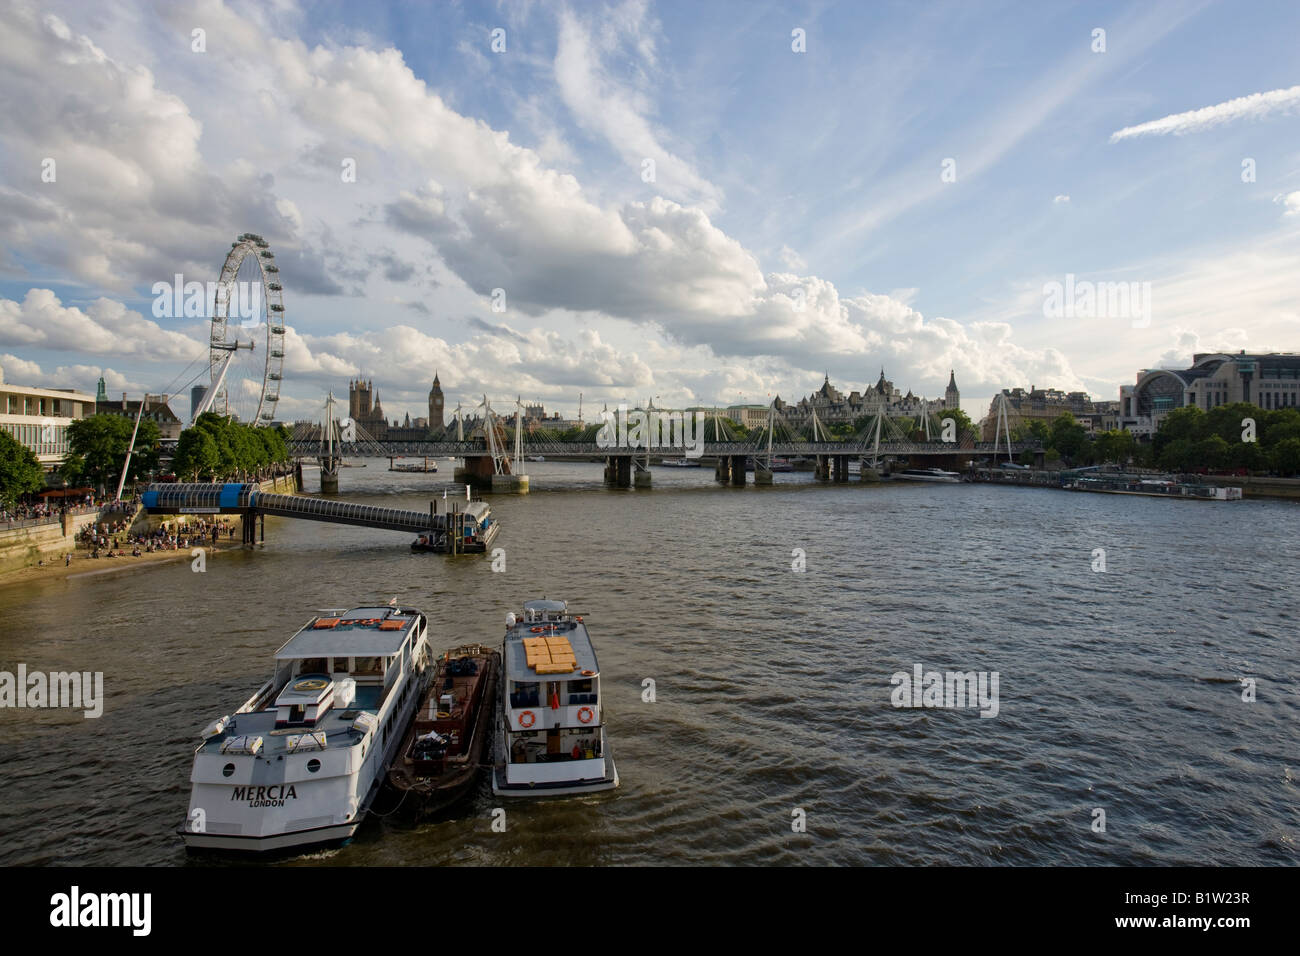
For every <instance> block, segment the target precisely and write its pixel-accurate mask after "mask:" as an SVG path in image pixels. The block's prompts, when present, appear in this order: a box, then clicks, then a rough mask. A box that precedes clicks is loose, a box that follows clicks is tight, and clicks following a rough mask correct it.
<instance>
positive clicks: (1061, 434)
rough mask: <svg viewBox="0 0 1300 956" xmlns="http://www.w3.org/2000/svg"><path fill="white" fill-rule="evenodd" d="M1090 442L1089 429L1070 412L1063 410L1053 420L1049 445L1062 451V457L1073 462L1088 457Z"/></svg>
mask: <svg viewBox="0 0 1300 956" xmlns="http://www.w3.org/2000/svg"><path fill="white" fill-rule="evenodd" d="M1090 444H1091V443H1090V442H1089V440H1088V430H1087V429H1086V428H1084V427H1083V426H1082V425H1080V424H1079V422H1078V420H1077V419H1076V418H1075V417H1074V416H1073V415H1072V414H1070V413H1069V412H1061V414H1060V415H1057V416H1056V418H1054V419H1053V420H1052V427H1051V431H1050V433H1049V438H1048V440H1047V445H1048V447H1049V448H1053V449H1055V450H1056V451H1058V452H1060V455H1061V457H1062V458H1064V459H1066V460H1067V461H1071V462H1074V461H1078V460H1080V459H1083V458H1086V457H1087V456H1088V452H1089V451H1090V449H1089V445H1090Z"/></svg>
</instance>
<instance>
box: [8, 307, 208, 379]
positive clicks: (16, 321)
mask: <svg viewBox="0 0 1300 956" xmlns="http://www.w3.org/2000/svg"><path fill="white" fill-rule="evenodd" d="M0 344H4V345H23V346H28V347H30V348H41V349H61V350H65V351H69V352H79V353H82V354H87V355H116V356H131V357H136V358H143V359H145V360H147V361H152V362H182V363H186V362H189V361H191V360H192V359H194V357H195V356H196V355H200V354H202V353H203V352H205V351H206V350H207V342H206V337H205V338H204V339H198V338H192V337H190V336H188V335H185V334H183V333H181V332H174V331H170V330H168V329H164V328H162V327H161V326H159V325H158V324H157V323H156V322H154V321H152V320H151V319H146V318H145V317H144V316H142V315H141V314H140V313H138V312H133V311H131V310H130V309H128V308H127V307H126V306H124V305H123V304H122V303H121V302H118V301H115V300H113V299H106V298H100V299H96V300H95V301H94V302H92V303H91V304H90V306H89V307H88V308H87V309H86V310H85V311H82V310H81V309H79V308H76V307H75V306H65V305H64V304H63V303H62V302H61V301H60V300H59V297H58V296H56V295H55V294H54V293H53V292H52V291H50V290H49V289H31V290H29V291H28V293H27V295H26V297H24V299H23V301H22V302H15V301H14V300H13V299H0Z"/></svg>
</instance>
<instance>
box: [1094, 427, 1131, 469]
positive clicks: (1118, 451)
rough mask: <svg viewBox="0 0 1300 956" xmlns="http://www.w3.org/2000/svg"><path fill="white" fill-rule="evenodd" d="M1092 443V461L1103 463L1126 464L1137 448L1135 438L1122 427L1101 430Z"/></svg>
mask: <svg viewBox="0 0 1300 956" xmlns="http://www.w3.org/2000/svg"><path fill="white" fill-rule="evenodd" d="M1092 444H1093V459H1094V461H1097V462H1100V463H1103V464H1105V463H1107V462H1113V463H1115V464H1117V465H1123V464H1126V463H1127V462H1128V460H1129V459H1130V458H1132V457H1133V455H1134V453H1135V451H1136V448H1137V440H1136V439H1135V438H1134V437H1133V436H1132V434H1130V433H1129V432H1127V431H1124V430H1122V429H1121V430H1117V431H1108V432H1102V433H1101V434H1100V435H1098V436H1097V439H1096V440H1095V441H1094V442H1093V443H1092Z"/></svg>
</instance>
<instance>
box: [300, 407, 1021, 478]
mask: <svg viewBox="0 0 1300 956" xmlns="http://www.w3.org/2000/svg"><path fill="white" fill-rule="evenodd" d="M333 405H334V400H333V397H332V396H331V397H330V398H329V399H328V400H327V401H326V406H325V407H326V415H325V417H324V420H323V421H322V422H321V423H319V424H315V423H313V424H299V425H298V426H296V427H295V429H294V432H293V435H292V436H291V438H290V439H289V441H288V447H289V451H290V453H291V454H293V455H294V456H295V457H297V458H299V459H304V458H315V459H317V460H318V461H319V463H320V467H321V488H322V491H326V492H330V491H336V490H337V488H338V468H339V465H340V464H341V463H342V461H343V460H344V459H347V458H388V459H390V461H395V460H396V459H399V458H424V459H437V458H455V459H461V460H462V461H463V462H464V466H463V467H458V468H456V470H455V478H456V479H457V480H459V481H465V482H468V483H471V484H476V485H479V486H481V487H487V488H492V489H493V490H497V491H512V490H513V491H526V490H527V484H528V478H527V475H526V474H524V472H525V470H526V466H525V463H526V462H527V461H529V460H530V459H532V460H537V459H546V460H570V461H572V460H576V461H603V462H604V463H605V480H606V482H607V483H608V484H610V485H612V486H615V487H629V486H633V485H635V486H637V487H648V486H649V484H650V473H651V468H652V465H653V464H654V462H655V460H656V459H657V460H659V461H663V460H665V459H669V460H674V461H680V460H682V459H686V460H692V459H693V460H698V461H699V462H700V463H701V464H707V465H710V466H712V467H713V468H714V472H715V477H716V478H717V479H718V480H719V481H721V482H724V483H729V484H734V485H743V484H745V482H746V472H747V471H749V470H752V471H753V473H754V481H755V482H756V483H758V484H765V483H770V482H771V475H772V469H773V464H774V462H776V461H779V460H790V459H799V460H802V461H805V462H810V463H811V465H812V470H813V471H814V472H815V474H816V477H817V478H818V479H820V480H823V481H835V482H846V481H848V479H849V462H851V461H856V462H860V464H861V467H860V471H859V473H860V475H861V476H862V477H863V478H864V479H865V478H869V477H873V476H875V475H877V474H879V468H880V467H881V463H882V462H899V461H903V460H905V461H907V462H908V463H909V464H910V465H911V466H918V465H924V466H941V467H947V468H952V469H957V468H960V467H962V466H963V464H965V463H967V462H970V461H972V460H974V459H992V458H996V457H999V456H1006V458H1008V459H1010V458H1012V457H1014V456H1016V455H1018V454H1020V453H1023V452H1026V451H1028V452H1032V453H1033V454H1034V455H1035V457H1036V458H1041V455H1042V452H1043V449H1042V445H1041V443H1040V442H1038V441H1020V442H1014V441H1011V440H1010V435H1009V434H1004V433H1001V432H1000V433H999V435H998V438H999V439H1001V440H995V441H992V442H987V441H980V440H978V435H977V434H976V433H975V432H974V430H967V431H965V432H964V433H959V432H958V431H957V428H956V424H957V423H956V419H953V418H944V416H943V414H942V412H939V413H938V414H932V415H929V416H923V417H913V418H892V417H890V416H888V415H886V414H884V412H883V411H880V412H877V413H876V414H875V415H873V416H871V417H870V418H868V419H867V421H866V423H865V424H864V425H862V426H861V427H860V428H858V429H857V430H856V431H854V432H852V433H850V434H845V433H844V429H843V428H842V427H841V429H840V430H839V431H840V433H838V434H837V433H836V430H835V429H834V428H830V429H828V428H827V426H826V425H824V424H823V423H822V422H821V421H819V419H818V417H817V414H816V411H815V410H814V411H813V412H812V413H811V414H810V415H808V416H807V417H805V418H802V419H791V418H790V417H788V416H786V415H783V414H782V413H781V412H779V411H778V410H777V409H776V408H775V407H769V409H768V418H767V422H766V423H765V424H764V425H763V426H762V427H759V428H755V429H753V430H752V431H750V432H748V433H747V434H744V435H743V436H742V435H741V434H739V429H737V428H736V426H735V424H734V423H732V422H731V421H730V419H727V418H726V417H725V416H723V415H721V414H719V413H718V412H717V411H714V412H711V413H704V412H665V411H662V410H658V409H647V410H644V411H643V410H635V411H633V412H631V413H620V414H621V415H622V417H621V418H620V416H619V415H615V414H614V413H610V418H609V419H606V421H605V422H596V423H594V424H591V425H588V426H587V427H586V428H584V429H582V430H580V431H578V432H577V433H576V434H575V433H566V434H564V435H560V434H557V433H555V432H553V431H548V430H547V429H545V428H544V427H538V426H537V424H536V423H535V422H529V421H528V420H527V419H525V418H524V417H523V406H522V405H521V404H519V403H518V402H516V403H515V409H514V414H513V415H507V416H503V415H499V414H497V413H495V412H494V411H493V409H492V407H491V404H490V403H489V402H488V401H487V399H486V397H485V398H484V401H483V403H482V404H481V405H480V406H479V407H478V409H477V410H476V414H475V415H474V416H473V417H472V418H470V419H468V420H467V419H466V418H465V417H464V416H463V415H462V413H461V412H460V410H459V409H457V415H456V418H455V420H454V422H453V424H452V425H451V427H450V428H448V429H447V432H446V433H444V434H442V435H436V436H432V437H429V438H425V439H409V438H403V439H398V440H393V439H388V438H385V437H383V436H380V437H376V436H373V435H371V434H369V433H368V432H366V431H365V429H364V428H362V427H361V425H359V424H358V423H356V422H354V421H351V420H350V419H341V420H340V419H335V418H334V416H333ZM638 415H640V416H642V417H641V418H640V419H637V418H636V416H638ZM688 415H689V416H698V417H695V418H693V419H691V420H688V421H683V416H688ZM651 416H654V417H651ZM638 426H639V427H638ZM1040 464H1041V461H1040Z"/></svg>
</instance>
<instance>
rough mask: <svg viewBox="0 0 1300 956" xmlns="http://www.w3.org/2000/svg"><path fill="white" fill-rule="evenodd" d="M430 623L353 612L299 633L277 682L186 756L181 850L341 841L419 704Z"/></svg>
mask: <svg viewBox="0 0 1300 956" xmlns="http://www.w3.org/2000/svg"><path fill="white" fill-rule="evenodd" d="M427 630H428V622H427V620H426V618H425V616H424V615H423V614H422V613H421V612H419V611H417V610H415V609H413V608H402V607H395V606H389V607H359V608H353V609H352V610H349V611H343V612H333V611H331V612H326V613H324V614H322V615H321V616H319V617H314V618H312V619H311V620H310V621H308V622H307V623H306V624H305V625H304V626H303V627H302V628H301V629H300V630H299V631H298V632H297V633H296V634H295V635H294V636H293V637H291V638H290V639H289V640H288V641H286V642H285V643H284V645H283V646H281V648H280V649H279V650H278V651H276V652H275V673H274V676H273V677H272V678H271V679H270V680H269V681H267V682H266V683H265V684H263V685H262V687H261V688H260V689H259V690H258V691H257V693H255V694H254V695H253V696H252V697H250V698H249V699H248V700H247V701H245V702H244V704H243V706H241V707H240V708H239V709H238V710H236V711H235V712H234V714H231V715H229V716H226V717H222V718H220V719H219V720H216V721H214V722H213V723H212V724H210V725H209V726H208V727H207V729H205V730H204V731H203V738H204V740H203V743H201V744H200V745H199V747H198V749H197V750H195V752H194V768H193V771H192V772H191V774H190V780H191V782H192V784H193V789H192V791H191V793H190V811H189V816H188V817H187V819H186V821H185V823H184V824H183V825H182V827H181V830H180V832H181V834H182V836H183V837H184V839H185V845H186V847H187V848H191V849H218V850H238V851H248V850H251V851H266V850H285V849H297V848H301V847H306V846H310V845H315V844H321V843H335V842H342V841H346V840H348V839H350V838H351V837H352V835H353V834H354V833H356V831H357V828H358V827H359V826H360V825H361V822H362V820H363V819H364V818H365V816H366V813H367V812H368V810H369V808H370V803H371V800H372V799H373V798H374V796H375V794H376V793H377V792H378V790H379V786H380V784H381V782H382V781H383V779H384V774H385V773H386V771H387V769H388V766H389V763H390V761H391V759H392V758H393V755H394V754H395V752H396V750H397V747H398V745H399V743H400V742H401V740H402V734H403V732H404V731H405V730H406V725H407V723H408V722H409V721H410V719H411V717H412V715H413V714H414V711H415V705H416V702H417V701H418V700H419V699H420V693H421V691H422V684H423V681H424V674H425V668H426V665H427V661H428V658H429V651H428V640H427Z"/></svg>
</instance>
